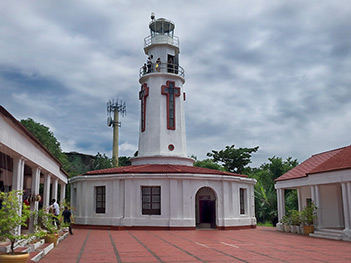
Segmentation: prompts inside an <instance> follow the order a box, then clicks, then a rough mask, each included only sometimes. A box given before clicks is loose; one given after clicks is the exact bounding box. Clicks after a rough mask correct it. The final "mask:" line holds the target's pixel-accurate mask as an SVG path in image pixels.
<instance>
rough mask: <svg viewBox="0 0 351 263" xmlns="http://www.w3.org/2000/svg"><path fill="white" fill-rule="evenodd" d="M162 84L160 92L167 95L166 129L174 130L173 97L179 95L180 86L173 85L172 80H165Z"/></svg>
mask: <svg viewBox="0 0 351 263" xmlns="http://www.w3.org/2000/svg"><path fill="white" fill-rule="evenodd" d="M166 84H167V85H166V86H164V85H162V87H161V93H162V94H163V95H166V96H167V129H169V130H175V97H176V96H177V97H179V96H180V88H178V87H175V82H174V81H167V82H166Z"/></svg>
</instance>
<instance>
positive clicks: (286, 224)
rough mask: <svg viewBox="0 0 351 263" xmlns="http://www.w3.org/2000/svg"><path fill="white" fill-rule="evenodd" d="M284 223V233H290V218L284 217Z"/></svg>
mask: <svg viewBox="0 0 351 263" xmlns="http://www.w3.org/2000/svg"><path fill="white" fill-rule="evenodd" d="M282 223H283V225H284V231H285V232H290V217H289V216H287V215H285V216H283V217H282Z"/></svg>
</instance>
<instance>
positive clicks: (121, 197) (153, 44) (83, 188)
mask: <svg viewBox="0 0 351 263" xmlns="http://www.w3.org/2000/svg"><path fill="white" fill-rule="evenodd" d="M174 28H175V24H174V23H173V22H172V21H170V20H166V19H164V18H159V19H154V17H152V21H151V22H150V24H149V29H150V35H149V36H148V37H146V38H145V39H144V51H145V54H146V56H147V62H146V63H145V64H144V65H143V66H142V67H141V68H140V71H139V83H140V85H141V87H140V91H139V100H140V105H141V110H140V129H139V147H138V156H137V157H135V158H133V159H132V160H131V162H132V165H131V166H125V167H116V168H111V169H104V170H98V171H90V172H88V173H86V174H84V175H81V176H77V177H74V178H72V179H71V180H70V183H71V204H72V206H73V207H75V208H76V210H77V212H76V225H77V226H99V227H108V228H115V229H126V228H127V229H129V228H136V229H138V228H142V229H149V228H151V229H154V228H156V229H195V228H196V227H199V228H217V229H233V228H234V229H235V228H251V227H255V226H256V218H255V209H254V184H255V183H256V180H254V179H251V178H248V177H247V176H245V175H240V174H234V173H229V172H223V171H217V170H212V169H205V168H199V167H193V166H192V165H193V162H194V160H193V159H191V158H188V157H187V152H186V136H185V118H184V106H183V105H184V102H185V98H186V97H185V92H184V89H183V84H184V82H185V77H184V69H183V68H182V67H181V66H180V63H179V52H180V51H179V39H178V38H177V37H176V36H174Z"/></svg>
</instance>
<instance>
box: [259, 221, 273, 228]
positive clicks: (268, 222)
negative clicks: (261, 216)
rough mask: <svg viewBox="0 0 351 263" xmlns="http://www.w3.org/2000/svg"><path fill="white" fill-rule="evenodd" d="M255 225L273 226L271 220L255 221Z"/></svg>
mask: <svg viewBox="0 0 351 263" xmlns="http://www.w3.org/2000/svg"><path fill="white" fill-rule="evenodd" d="M257 226H270V227H273V224H272V222H270V221H266V222H264V223H259V222H258V223H257Z"/></svg>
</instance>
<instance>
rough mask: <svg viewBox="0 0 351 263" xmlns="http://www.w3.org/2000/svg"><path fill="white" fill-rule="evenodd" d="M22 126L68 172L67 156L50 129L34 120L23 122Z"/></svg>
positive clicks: (29, 119)
mask: <svg viewBox="0 0 351 263" xmlns="http://www.w3.org/2000/svg"><path fill="white" fill-rule="evenodd" d="M21 124H22V125H23V126H24V127H26V128H27V130H28V131H29V132H30V133H31V134H32V135H33V136H34V137H35V138H37V139H38V140H39V141H40V142H41V143H42V144H43V145H44V146H45V147H46V148H47V149H48V150H49V152H50V153H51V154H52V155H54V156H55V157H56V158H57V159H58V160H59V161H60V162H61V164H62V167H63V169H64V170H68V167H69V164H68V159H67V156H66V155H65V154H64V153H63V152H62V150H61V145H60V142H59V141H58V140H57V139H56V137H55V136H54V134H53V132H51V131H50V129H49V128H48V127H46V126H44V125H42V124H40V123H39V122H35V121H34V120H33V119H31V118H28V119H26V120H21Z"/></svg>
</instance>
